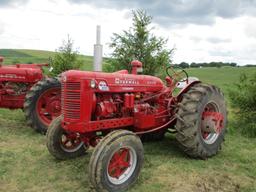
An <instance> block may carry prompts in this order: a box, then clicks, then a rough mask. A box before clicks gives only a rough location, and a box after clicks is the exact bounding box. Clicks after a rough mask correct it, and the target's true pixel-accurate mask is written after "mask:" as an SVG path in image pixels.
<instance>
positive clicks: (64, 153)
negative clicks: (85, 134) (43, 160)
mask: <svg viewBox="0 0 256 192" xmlns="http://www.w3.org/2000/svg"><path fill="white" fill-rule="evenodd" d="M46 138H47V148H48V150H49V152H50V153H51V154H52V155H53V156H54V157H55V158H56V159H60V160H66V159H72V158H75V157H79V156H81V155H84V154H85V152H86V149H87V148H86V147H85V146H84V143H83V141H82V140H81V138H80V135H79V134H77V133H69V132H67V131H65V130H64V129H63V128H62V126H61V116H59V117H57V118H56V119H54V120H53V121H52V123H51V124H50V126H49V128H48V130H47V133H46Z"/></svg>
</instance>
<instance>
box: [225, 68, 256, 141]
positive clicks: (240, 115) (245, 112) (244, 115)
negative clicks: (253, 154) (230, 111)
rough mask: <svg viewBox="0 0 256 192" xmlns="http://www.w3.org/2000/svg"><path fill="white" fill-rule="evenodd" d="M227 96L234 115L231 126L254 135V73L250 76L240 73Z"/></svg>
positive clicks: (246, 133)
mask: <svg viewBox="0 0 256 192" xmlns="http://www.w3.org/2000/svg"><path fill="white" fill-rule="evenodd" d="M229 97H230V101H231V104H232V106H233V108H234V109H235V110H234V113H235V115H236V118H235V124H234V125H233V127H234V128H236V130H237V131H240V132H241V133H242V134H244V135H246V136H249V137H256V123H255V119H256V73H255V74H254V75H253V76H252V77H248V76H247V75H245V74H243V75H241V77H240V81H239V83H237V84H235V87H234V88H233V89H232V90H230V91H229Z"/></svg>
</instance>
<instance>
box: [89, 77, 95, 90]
mask: <svg viewBox="0 0 256 192" xmlns="http://www.w3.org/2000/svg"><path fill="white" fill-rule="evenodd" d="M90 87H91V88H93V89H95V88H96V81H95V80H94V79H92V80H91V82H90Z"/></svg>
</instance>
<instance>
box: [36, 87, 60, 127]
mask: <svg viewBox="0 0 256 192" xmlns="http://www.w3.org/2000/svg"><path fill="white" fill-rule="evenodd" d="M60 98H61V97H60V88H51V89H48V90H46V91H45V92H44V93H43V94H42V95H40V97H39V99H38V101H37V103H36V112H37V114H38V117H39V119H40V120H41V122H42V123H43V124H45V125H46V126H48V125H50V123H51V122H52V120H53V119H55V118H56V117H58V116H59V115H60V114H61V99H60Z"/></svg>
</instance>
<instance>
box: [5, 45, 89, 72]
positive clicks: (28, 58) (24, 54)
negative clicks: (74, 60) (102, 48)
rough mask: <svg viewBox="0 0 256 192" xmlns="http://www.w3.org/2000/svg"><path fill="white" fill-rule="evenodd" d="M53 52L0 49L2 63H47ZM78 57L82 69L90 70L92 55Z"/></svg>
mask: <svg viewBox="0 0 256 192" xmlns="http://www.w3.org/2000/svg"><path fill="white" fill-rule="evenodd" d="M54 54H55V52H51V51H42V50H27V49H0V56H3V57H4V64H6V65H9V64H16V63H48V62H49V57H53V56H54ZM79 58H80V59H81V60H82V61H83V66H82V67H81V69H82V70H91V69H92V63H93V57H92V56H84V55H80V56H79Z"/></svg>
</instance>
